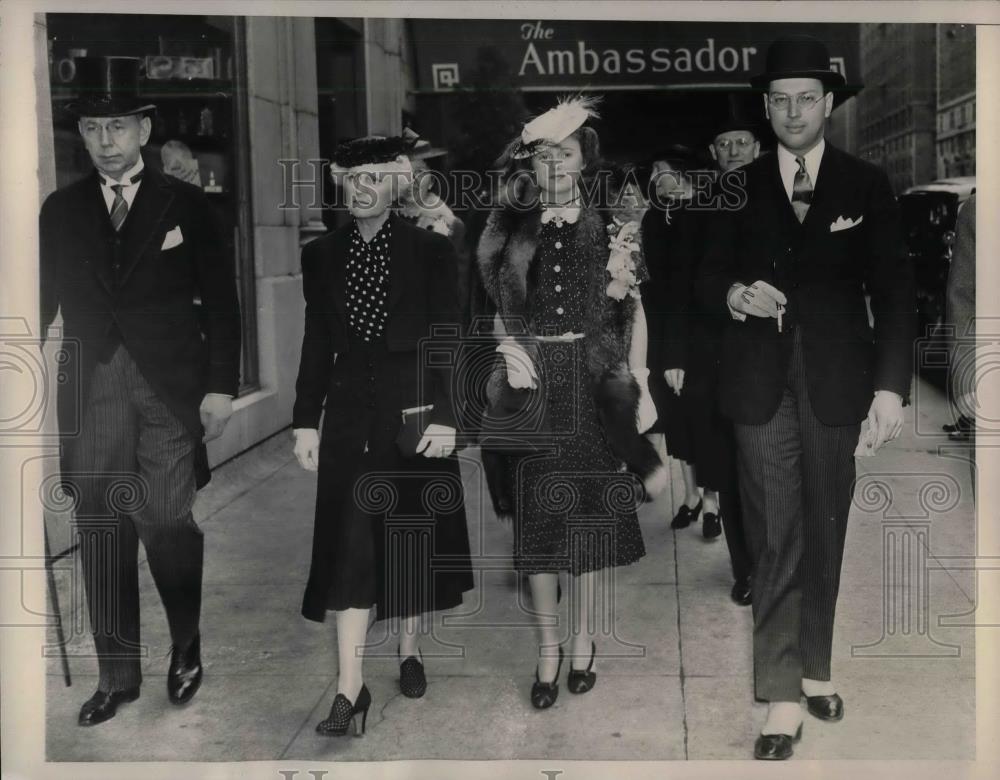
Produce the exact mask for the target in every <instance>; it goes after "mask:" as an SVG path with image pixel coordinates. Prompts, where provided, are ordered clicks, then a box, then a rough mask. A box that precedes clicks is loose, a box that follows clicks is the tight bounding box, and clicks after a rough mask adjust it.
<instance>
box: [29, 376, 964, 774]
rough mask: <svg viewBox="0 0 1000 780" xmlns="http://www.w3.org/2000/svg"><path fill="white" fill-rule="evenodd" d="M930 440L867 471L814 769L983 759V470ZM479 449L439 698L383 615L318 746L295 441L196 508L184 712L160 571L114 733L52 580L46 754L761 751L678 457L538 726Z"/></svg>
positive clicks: (325, 680) (221, 484)
mask: <svg viewBox="0 0 1000 780" xmlns="http://www.w3.org/2000/svg"><path fill="white" fill-rule="evenodd" d="M919 395H920V402H921V403H920V405H919V408H918V409H917V410H916V418H915V416H914V415H915V410H914V408H913V407H908V408H907V410H906V411H907V413H908V421H909V422H910V423H912V422H913V421H914V420H915V419H918V420H919V421H920V427H921V428H923V429H926V430H931V429H937V430H939V429H940V424H941V423H942V422H945V421H948V419H949V417H950V414H949V411H948V409H947V407H946V404H945V402H944V399H943V397H942V396H941V395H940V393H937V392H936V391H934V390H933V388H930V387H928V386H927V385H921V388H920V394H919ZM913 427H914V426H913V425H912V424H911V425H908V426H907V433H906V434H905V435H904V438H903V439H902V440H900V441H898V442H896V443H894V444H893V445H891V446H890V447H889V448H888V449H886V450H884V451H883V453H881V454H880V455H878V456H877V457H875V458H871V459H860V460H859V470H858V471H859V479H860V484H859V486H858V490H857V491H856V499H855V502H856V505H855V507H854V509H853V510H852V516H851V527H850V530H849V533H848V542H847V550H846V556H845V562H844V568H843V577H842V583H841V595H840V601H839V608H838V619H837V629H838V630H837V636H836V639H835V649H834V672H833V673H834V679H835V680H837V681H838V684H839V690H840V693H841V694H842V695H843V697H844V699H845V702H846V717H845V719H844V720H843V721H842V722H840V723H834V724H827V723H822V722H820V721H817V720H815V719H812V718H810V717H809V716H806V721H805V725H804V728H803V731H804V735H803V740H802V742H801V743H800V744H799V745H797V746H796V752H795V755H796V758H798V759H836V758H871V759H971V758H974V756H975V745H974V740H975V666H974V646H975V645H974V632H973V630H972V628H971V627H969V625H968V624H970V623H971V622H972V621H971V618H969V617H968V616H967V615H966V613H969V612H970V610H972V609H973V608H974V607H975V593H976V589H975V581H974V578H973V577H974V575H973V573H971V572H968V571H962V570H959V569H958V568H957V567H958V566H959V565H960V564H958V563H954V564H951V565H950V564H949V563H948V561H947V558H948V557H952V556H972V555H974V554H975V541H974V540H975V524H974V519H973V512H972V502H971V499H970V489H969V468H968V463H967V462H965V461H964V460H962V459H961V458H960V457H943V456H942V455H941V454H939V452H938V447H939V445H942V444H945V443H946V439H945V438H944V437H943V436H936V437H920V436H916V435H915V434H914V432H913ZM463 458H464V461H463V477H464V481H465V484H466V491H467V494H466V500H467V508H468V514H469V524H470V536H471V539H472V547H473V555H474V556H476V558H477V560H478V561H480V563H481V564H482V565H483V567H484V568H483V570H482V571H481V572H480V574H479V575H478V581H477V588H476V589H475V590H474V591H472V592H470V593H469V594H467V596H466V601H465V603H464V605H463V606H462V607H461V608H459V609H456V610H453V611H452V612H450V613H447V614H445V615H439V616H438V618H437V620H436V622H435V625H434V630H433V633H432V635H431V636H430V637H427V638H426V639H425V640H424V641H423V642H422V644H421V647H422V651H423V654H424V660H425V666H426V669H427V673H428V681H429V686H428V690H427V694H426V695H425V697H424V698H422V699H418V700H411V699H407V698H405V697H403V696H402V695H401V694H400V693H399V692H398V688H397V685H396V680H397V677H398V665H397V661H396V659H395V649H396V641H395V640H394V639H391V638H387V637H385V636H384V635H383V634H382V633H380V632H382V631H383V629H384V623H379V624H377V626H376V628H375V629H373V631H372V632H371V633H370V635H369V639H370V647H369V650H368V655H367V657H366V661H365V674H366V681H367V684H368V686H369V688H370V689H371V692H372V696H373V700H374V703H373V706H372V709H371V711H370V712H369V718H368V727H367V732H366V735H365V737H364V738H363V739H355V738H353V737H345V738H340V739H330V738H323V737H320V736H318V735H316V734H315V732H314V730H313V729H314V727H315V724H316V722H317V721H319V720H321V719H322V718H324V717H325V716H326V714H327V712H328V711H329V707H330V704H331V702H332V700H333V697H334V694H335V692H336V671H337V670H336V653H335V647H336V644H335V632H334V626H333V621H332V620H330V621H328V622H327V623H326V624H322V625H321V624H317V623H312V622H309V621H307V620H305V619H303V618H302V617H301V616H300V614H299V607H300V604H301V597H302V591H303V587H304V585H305V578H306V575H307V572H308V564H309V557H310V543H311V536H312V518H313V502H314V498H315V491H316V483H315V475H314V474H310V473H307V472H304V471H302V470H301V469H300V468H299V467H298V465H297V464H296V463H295V461H294V458H293V457H292V454H291V436H290V434H281V435H279V436H277V437H275V438H273V439H271V440H269V441H267V442H264V443H263V444H261V445H259V446H258V447H256V448H255V449H254V450H252V451H250V452H248V453H246V454H244V455H243V456H241V457H240V458H238V459H236V460H234V461H232V462H230V463H228V464H226V465H224V466H222V467H221V468H219V469H217V470H216V472H215V474H214V477H213V482H212V484H211V486H210V487H209V488H207V489H206V490H205V491H202V493H201V495H200V496H199V500H198V504H197V507H196V517H197V519H198V521H199V523H200V525H201V527H202V529H203V530H204V532H205V537H206V544H205V550H206V553H205V555H206V568H205V581H204V604H203V610H202V636H203V640H202V652H203V660H204V664H205V679H204V683H203V685H202V688H201V691H200V692H199V693H198V696H197V697H196V698H195V699H194V700H193V701H192V702H191V703H190V704H188V705H187V706H185V707H182V708H177V707H173V706H171V705H170V704H169V703H168V702H167V698H166V693H165V674H166V669H167V663H168V657H167V653H168V651H169V644H170V640H169V635H168V633H167V627H166V620H165V617H164V614H163V610H162V607H161V606H160V602H159V598H158V596H157V593H156V590H155V587H154V585H153V583H152V580H151V578H150V576H149V572H148V569H147V568H146V567H145V565H143V566H142V568H141V569H140V577H141V580H140V582H141V585H142V589H143V592H142V616H143V642H144V643H146V644H147V645H148V650H149V655H148V657H147V659H146V660H145V665H144V674H145V684H144V686H143V692H142V696H141V698H140V699H139V700H138V701H136V702H135V703H133V704H130V705H126V706H124V707H123V708H122V709H121V710H120V711H119V714H118V716H117V717H115V718H114V719H113V720H111V721H109V722H108V723H105V724H102V725H100V726H98V727H95V728H91V729H81V728H79V727H78V726H77V725H76V715H77V712H78V710H79V707H80V704H81V703H82V702H83V701H84V700H85V699H86V698H87V697H89V696H90V694H91V693H92V692H93V690H94V688H95V686H96V662H95V660H94V659H93V658H91V657H89V655H90V653H91V649H92V644H91V640H90V637H89V635H88V634H87V633H86V628H87V623H86V616H85V612H82V611H81V610H82V607H83V605H82V602H81V601H80V594H79V593H74V591H73V588H72V577H71V575H70V573H69V572H66V571H60V572H58V574H57V581H58V586H59V595H60V601H61V604H62V607H63V612H64V619H65V620H66V623H67V630H70V629H71V628H72V626H73V624H76V625H77V629H76V631H75V632H72V631H71V637H70V645H69V652H70V654H71V655H72V656H73V657H72V658H71V669H72V673H73V685H72V687H70V688H67V687H65V685H64V683H63V680H62V675H61V671H60V666H59V663H58V660H57V659H56V658H52V659H50V660H49V666H48V678H47V682H48V685H47V715H46V720H47V732H46V746H47V757H48V760H50V761H163V760H182V761H238V760H277V759H290V758H294V759H316V760H393V759H421V758H440V759H464V760H469V759H537V758H562V759H589V760H600V759H631V760H636V759H750V758H751V757H752V745H753V740H754V737H755V736H756V734H757V731H758V729H759V728H760V725H761V723H762V722H763V717H764V715H765V706H764V705H761V704H755V703H754V702H753V697H752V690H753V689H752V674H751V669H752V658H751V645H750V637H751V627H752V618H751V613H750V609H749V608H745V607H738V606H736V605H734V604H733V603H732V602H730V600H729V597H728V593H729V588H730V586H731V578H730V574H729V564H728V558H727V554H726V548H725V541H724V540H723V539H722V538H721V537H720V538H719V539H717V540H714V541H711V542H706V541H705V540H703V539H702V537H701V532H700V531H701V524H700V523H699V524H698V526H697V527H691V528H688V529H684V530H683V531H678V532H673V531H671V530H670V528H669V519H670V517H672V516H673V513H674V508H675V507H676V506H677V505H679V502H680V501H681V500H682V499H683V494H682V490H681V488H680V484H681V483H680V479H679V472H678V470H677V468H676V464H673V471H674V480H673V484H672V490H670V491H668V492H667V494H666V495H663V496H661V497H660V498H659V499H658V500H657V501H656V502H655V503H654V504H650V505H647V506H645V507H643V509H642V511H641V515H640V517H641V522H642V530H643V535H644V539H645V543H646V549H647V554H646V557H645V558H643V559H642V560H641V561H640V562H639V563H637V564H635V565H633V566H631V567H627V568H624V569H622V570H620V571H616V572H615V577H614V579H613V582H612V583H611V585H612V586H613V588H614V592H613V597H614V604H615V611H614V619H613V625H612V626H609V627H606V631H605V635H604V636H603V637H602V638H601V640H600V641H599V648H598V649H599V652H600V653H601V654H603V655H602V656H601V657H599V658H598V661H597V664H596V665H595V668H596V669H597V670H598V680H597V685H596V687H595V688H594V689H593V690H592V691H591V692H589V693H588V694H586V695H584V696H574V695H572V694H570V693H569V692H568V691H567V690H566V687H565V674H566V669H565V666H566V664H564V669H563V675H562V678H561V683H562V684H561V685H560V694H559V699H558V701H557V703H556V705H555V706H554V707H553V708H552V709H550V710H547V711H543V712H539V711H536V710H534V709H533V708H532V707H531V704H530V702H529V700H528V692H529V690H530V687H531V682H532V680H533V675H534V669H535V658H536V653H537V644H536V642H537V639H536V634H535V631H534V628H533V624H532V620H531V616H530V614H527V613H526V608H527V606H530V605H527V604H522V605H520V606H519V603H518V598H519V596H518V589H517V580H516V578H515V577H513V575H512V574H510V573H509V572H508V571H505V570H504V568H505V567H506V562H507V561H509V554H510V530H509V528H506V527H504V526H503V525H501V524H499V523H498V522H497V521H496V520H495V518H494V517H493V516H492V512H491V511H490V510H489V502H488V500H487V499H486V497H485V496H484V495H483V493H482V492H481V491H480V481H481V477H480V473H479V470H478V461H477V460H476V459H475V453H474V452H472V451H467V452H466V453H464V454H463ZM564 590H565V587H564ZM526 597H527V593H526V592H525V593H524V594H523V596H522V599H526ZM922 603H923V604H925V606H923V607H921V604H922ZM562 608H563V615H564V616H565V608H566V604H565V603H564V604H563V605H562ZM945 616H960V617H953V618H950V619H946V618H945ZM939 620H940V621H941V622H945V623H949V624H951V625H946V626H942V625H939ZM51 641H53V642H54V641H55V636H54V633H53V634H52V636H51Z"/></svg>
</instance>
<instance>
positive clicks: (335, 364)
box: [292, 215, 461, 428]
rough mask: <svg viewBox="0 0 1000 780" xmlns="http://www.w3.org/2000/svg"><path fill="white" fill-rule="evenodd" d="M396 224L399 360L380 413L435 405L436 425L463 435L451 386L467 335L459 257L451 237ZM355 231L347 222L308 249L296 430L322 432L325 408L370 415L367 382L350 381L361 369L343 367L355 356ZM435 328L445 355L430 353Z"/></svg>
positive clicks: (392, 344) (391, 338)
mask: <svg viewBox="0 0 1000 780" xmlns="http://www.w3.org/2000/svg"><path fill="white" fill-rule="evenodd" d="M389 219H390V220H392V225H391V231H392V237H391V239H390V244H389V280H390V282H389V299H388V309H389V311H388V318H387V320H386V325H385V335H384V338H385V346H386V349H387V351H388V353H389V354H390V356H392V357H393V359H392V362H393V364H394V367H393V368H392V369H391V376H392V377H393V380H394V381H393V386H392V387H380V388H378V393H377V396H378V399H379V401H378V403H379V406H380V409H379V410H377V411H378V412H379V413H380V414H387V415H390V416H393V417H395V418H398V416H399V411H400V409H403V408H409V407H412V406H422V405H424V404H428V403H433V404H434V410H433V412H432V413H431V416H430V422H432V423H439V424H441V425H448V426H451V427H457V426H456V422H455V420H456V415H455V410H454V408H453V401H452V396H453V390H452V384H453V375H454V372H455V371H456V370H458V367H457V366H456V365H455V358H456V357H457V355H458V346H459V344H458V338H459V336H460V333H461V331H460V327H459V321H460V315H459V306H458V291H457V270H456V258H455V249H454V247H453V246H452V243H451V242H450V241H449V240H448V239H447V238H446V237H445V236H442V235H439V234H437V233H434V232H433V231H430V230H424V229H423V228H418V227H415V226H414V225H412V224H410V223H409V222H407V221H406V220H404V219H402V218H400V217H398V216H396V215H391V216H390V217H389ZM353 225H354V223H353V221H352V222H348V223H347V224H346V225H343V226H341V227H340V228H338V229H337V230H334V231H333V232H331V233H328V234H327V235H325V236H323V237H322V238H318V239H316V240H315V241H311V242H309V243H308V244H306V245H305V247H304V248H303V249H302V292H303V295H304V297H305V300H306V313H305V333H304V335H303V339H302V356H301V360H300V362H299V375H298V379H297V381H296V384H295V394H296V395H295V406H294V409H293V412H292V419H293V425H294V427H296V428H318V427H319V420H320V415H321V414H322V412H323V408H324V403H325V402H326V403H328V404H329V405H331V406H332V405H336V406H337V409H338V412H340V413H350V411H351V406H352V405H355V404H358V405H359V409H358V411H361V410H362V409H363V399H364V396H363V395H362V394H360V393H358V392H356V390H357V387H358V386H360V385H361V384H362V383H363V382H364V381H365V377H364V376H362V375H361V374H358V375H357V376H355V375H353V374H349V373H347V372H349V371H356V370H357V368H358V367H357V365H356V364H355V363H353V362H352V361H350V360H341V359H340V356H344V355H346V353H349V352H350V348H351V344H350V336H349V332H348V326H347V310H346V303H345V289H346V279H345V276H344V269H345V265H346V263H347V260H348V257H349V254H348V252H349V244H350V237H351V232H352V230H353ZM432 326H434V327H435V328H439V331H438V333H439V335H440V340H439V342H438V343H439V344H440V349H438V348H436V347H435V348H433V349H428V348H427V345H428V344H429V342H427V341H425V340H427V339H428V338H429V337H431V336H432ZM422 342H423V345H424V348H423V349H421V346H422ZM335 355H337V356H338V358H337V360H336V361H335V360H334V356H335ZM345 367H348V368H345ZM386 375H388V374H386ZM381 407H384V408H381Z"/></svg>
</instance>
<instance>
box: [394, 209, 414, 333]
mask: <svg viewBox="0 0 1000 780" xmlns="http://www.w3.org/2000/svg"><path fill="white" fill-rule="evenodd" d="M389 219H390V220H391V222H392V224H391V227H390V230H392V236H391V237H390V239H389V302H388V305H387V311H389V312H390V313H391V312H392V310H393V309H394V308H395V307H396V305H397V304H398V303H399V301H400V299H401V298H402V297H403V293H404V292H406V288H407V287H408V286H409V278H410V271H411V269H412V268H413V241H414V239H415V238H416V236H413V235H411V233H410V231H412V230H420V229H421V228H415V227H413V226H411V225H409V224H407V223H406V222H405V221H404V220H402V219H400V218H399V217H397V216H396V215H395V214H393V215H391V216H390V217H389Z"/></svg>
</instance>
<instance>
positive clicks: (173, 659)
mask: <svg viewBox="0 0 1000 780" xmlns="http://www.w3.org/2000/svg"><path fill="white" fill-rule="evenodd" d="M201 673H202V669H201V635H200V634H195V637H194V639H193V640H192V641H191V644H189V645H188V646H187V648H185V649H184V650H180V649H178V648H177V647H174V648H173V649H172V650H171V651H170V669H169V670H168V671H167V696H168V697H169V699H170V701H171V703H173V704H184V703H185V702H187V701H190V700H191V698H192V697H193V696H194V695H195V694H196V693H197V692H198V687H199V686H200V685H201Z"/></svg>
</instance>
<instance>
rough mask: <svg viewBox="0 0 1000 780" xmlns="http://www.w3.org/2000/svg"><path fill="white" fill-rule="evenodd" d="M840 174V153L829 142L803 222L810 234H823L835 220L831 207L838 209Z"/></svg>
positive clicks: (824, 151) (821, 160)
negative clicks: (825, 228) (825, 227)
mask: <svg viewBox="0 0 1000 780" xmlns="http://www.w3.org/2000/svg"><path fill="white" fill-rule="evenodd" d="M840 174H841V169H840V156H839V151H838V150H837V149H836V148H834V147H833V146H831V145H830V142H829V141H827V142H826V148H825V149H824V150H823V157H822V158H821V159H820V161H819V171H818V173H817V174H816V186H815V187H814V189H813V195H812V201H811V202H810V204H809V211H807V212H806V218H805V220H803V222H802V226H803V227H804V228H805V229H806V230H807V231H808V232H809V233H810V234H813V233H817V232H819V233H822V232H823V226H824V225H826V226H829V224H830V223H831V222H832V221H833V219H834V218H835V217H833V218H831V207H832V208H836V206H835V205H834V204H835V202H836V200H837V193H838V191H839V190H840ZM789 205H790V204H789Z"/></svg>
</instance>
